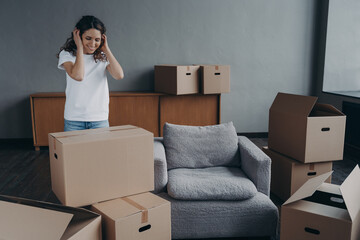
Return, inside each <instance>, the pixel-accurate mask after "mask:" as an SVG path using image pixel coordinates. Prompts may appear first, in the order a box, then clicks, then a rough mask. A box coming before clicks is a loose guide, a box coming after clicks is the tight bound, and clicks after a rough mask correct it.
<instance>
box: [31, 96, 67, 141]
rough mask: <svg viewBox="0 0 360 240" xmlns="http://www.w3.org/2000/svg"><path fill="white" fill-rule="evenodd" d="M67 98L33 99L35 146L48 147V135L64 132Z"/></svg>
mask: <svg viewBox="0 0 360 240" xmlns="http://www.w3.org/2000/svg"><path fill="white" fill-rule="evenodd" d="M64 107H65V97H39V98H33V121H34V128H35V131H34V146H48V133H53V132H62V131H64Z"/></svg>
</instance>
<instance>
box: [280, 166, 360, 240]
mask: <svg viewBox="0 0 360 240" xmlns="http://www.w3.org/2000/svg"><path fill="white" fill-rule="evenodd" d="M330 175H331V172H329V173H325V174H322V175H320V176H318V177H315V178H312V179H310V180H308V181H307V182H306V183H305V184H304V185H303V186H302V187H301V188H299V190H298V191H296V192H295V193H294V194H293V195H292V196H291V197H290V198H289V199H288V200H287V201H286V202H285V203H284V204H283V206H282V207H281V228H280V239H281V240H288V239H292V240H303V239H317V240H339V239H341V240H359V239H360V212H359V210H360V204H359V203H360V188H359V182H360V170H359V166H356V167H355V168H354V170H353V171H352V172H351V173H350V175H349V176H348V177H347V178H346V179H345V181H344V182H343V184H341V186H338V185H334V184H329V183H324V181H325V179H327V178H328V177H329V176H330Z"/></svg>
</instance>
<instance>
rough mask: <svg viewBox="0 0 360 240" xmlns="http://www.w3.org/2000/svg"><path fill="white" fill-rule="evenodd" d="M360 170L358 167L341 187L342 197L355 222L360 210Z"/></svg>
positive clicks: (357, 166)
mask: <svg viewBox="0 0 360 240" xmlns="http://www.w3.org/2000/svg"><path fill="white" fill-rule="evenodd" d="M359 183H360V169H359V165H356V166H355V168H354V169H353V170H352V172H351V173H350V175H349V176H348V177H347V178H346V179H345V180H344V182H343V183H342V184H341V186H340V191H341V194H342V197H343V199H344V201H345V205H346V207H347V209H348V212H349V215H350V218H351V220H353V221H354V220H355V218H356V215H357V214H358V213H359V210H360V187H359Z"/></svg>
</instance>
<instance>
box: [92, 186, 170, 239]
mask: <svg viewBox="0 0 360 240" xmlns="http://www.w3.org/2000/svg"><path fill="white" fill-rule="evenodd" d="M91 209H92V210H93V211H95V212H98V213H99V214H101V215H102V217H103V234H104V235H103V236H104V239H108V240H171V209H170V202H169V201H166V200H165V199H162V198H160V197H158V196H156V195H154V194H152V193H149V192H147V193H142V194H138V195H133V196H128V197H124V198H118V199H115V200H111V201H106V202H101V203H97V204H94V205H92V207H91Z"/></svg>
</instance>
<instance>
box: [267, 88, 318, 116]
mask: <svg viewBox="0 0 360 240" xmlns="http://www.w3.org/2000/svg"><path fill="white" fill-rule="evenodd" d="M316 101H317V97H312V96H302V95H295V94H288V93H281V92H279V93H278V94H277V95H276V97H275V100H274V102H273V104H272V105H271V107H270V111H276V112H284V113H286V114H292V115H299V116H303V117H307V116H309V114H310V112H311V110H312V108H313V107H314V105H315V103H316Z"/></svg>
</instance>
